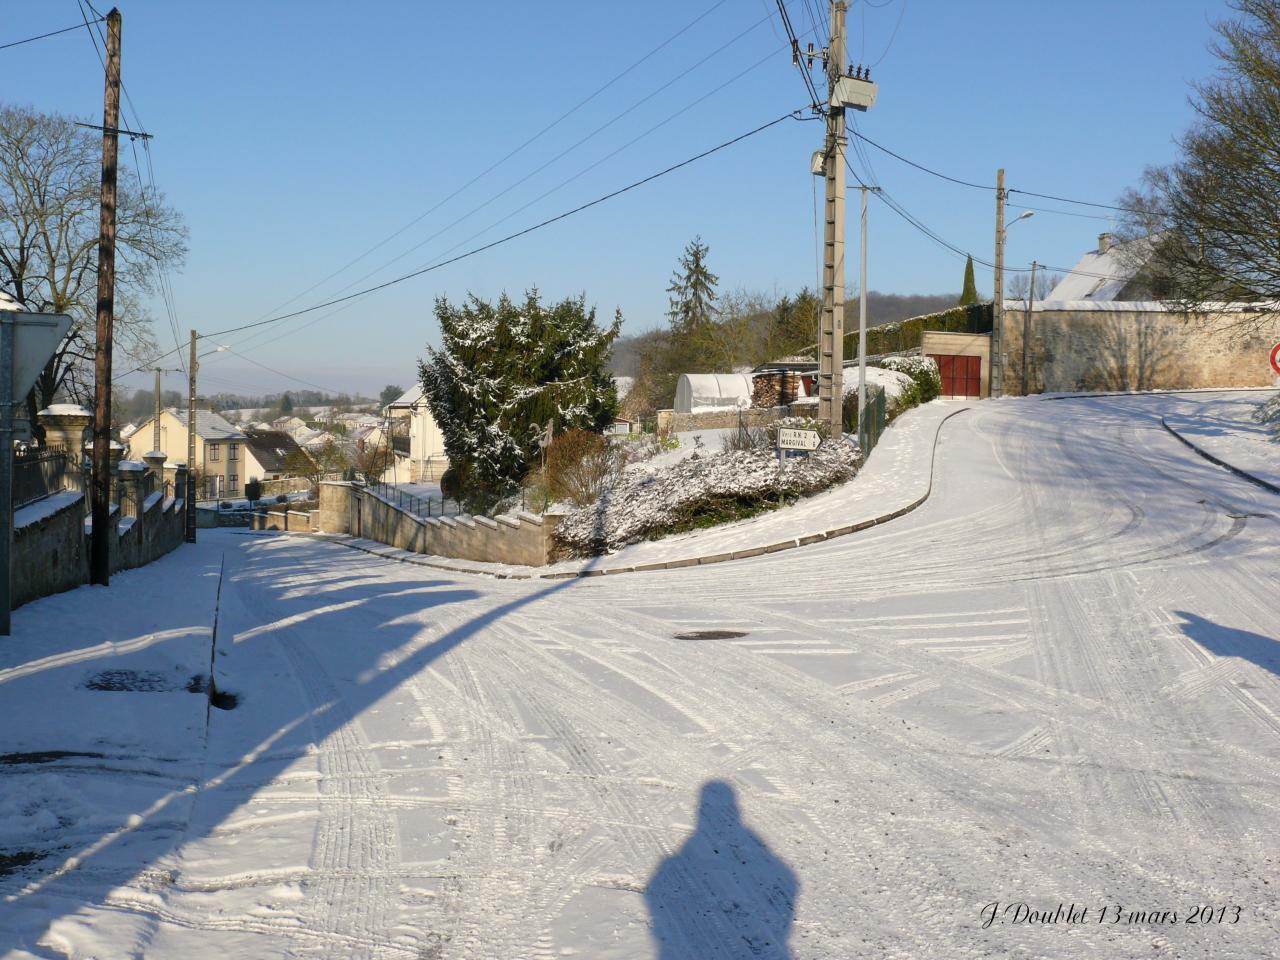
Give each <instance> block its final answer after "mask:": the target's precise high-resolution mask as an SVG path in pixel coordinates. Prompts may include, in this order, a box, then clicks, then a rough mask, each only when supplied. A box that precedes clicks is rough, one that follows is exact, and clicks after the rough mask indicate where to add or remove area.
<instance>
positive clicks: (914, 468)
mask: <svg viewBox="0 0 1280 960" xmlns="http://www.w3.org/2000/svg"><path fill="white" fill-rule="evenodd" d="M969 409H971V405H970V404H967V403H965V402H962V401H954V400H935V401H934V402H932V403H927V404H924V405H922V406H919V407H916V408H914V409H912V410H909V411H908V412H907V413H905V414H903V415H902V416H901V417H899V418H898V419H897V420H895V421H894V423H893V426H892V427H891V428H890V429H889V430H888V431H886V432H885V434H884V436H883V437H882V438H881V440H880V443H879V445H877V447H876V450H875V453H874V454H873V455H872V456H871V458H870V460H869V461H868V463H867V464H866V466H864V467H863V468H862V470H860V471H859V472H858V475H857V476H855V477H854V478H853V479H852V480H850V481H849V482H848V483H843V484H840V485H839V486H837V487H834V488H832V489H830V490H826V491H823V492H822V493H818V494H815V495H813V496H811V497H806V498H804V499H803V500H801V501H799V502H798V503H795V504H793V505H791V506H787V507H782V508H779V509H777V510H772V511H769V512H768V513H764V514H760V515H757V516H754V517H751V518H749V519H745V520H739V521H737V522H734V523H726V524H722V525H721V526H718V527H712V528H708V529H701V530H692V531H689V532H687V533H681V534H674V535H672V536H669V537H664V538H663V539H661V540H652V541H643V542H640V543H634V544H631V545H630V546H626V547H623V548H622V549H620V550H617V551H615V552H613V553H610V554H606V555H604V556H601V557H592V558H590V559H588V560H585V561H583V560H566V561H561V562H559V563H555V564H551V565H549V566H545V567H530V566H524V565H520V564H502V563H479V562H474V561H466V560H452V559H450V558H447V557H437V556H432V555H426V554H417V553H411V552H409V551H406V550H398V549H396V548H394V547H390V546H388V545H386V544H383V543H378V542H376V541H372V540H360V539H357V538H354V537H345V536H332V535H329V536H324V537H323V539H328V540H332V541H334V542H336V543H340V544H342V545H344V546H348V547H351V548H353V549H357V550H360V551H363V552H365V553H369V554H373V555H375V556H379V557H383V558H385V559H388V560H397V561H400V562H403V563H411V564H415V565H419V566H424V567H433V568H436V569H444V570H451V571H455V572H458V573H472V574H485V575H488V576H493V577H499V578H513V579H529V578H539V577H543V578H555V577H576V576H594V575H600V574H610V573H629V572H633V571H640V570H649V569H657V568H660V567H683V566H692V565H695V564H700V563H701V564H707V563H717V562H721V561H725V560H737V559H742V558H744V557H749V556H756V555H759V554H762V553H767V552H773V551H776V550H783V549H788V548H791V547H796V546H803V545H804V544H807V543H813V542H816V541H818V540H825V539H829V538H831V537H835V536H843V535H845V534H848V533H852V532H854V531H855V530H860V529H864V528H866V527H870V526H874V525H876V524H879V523H883V522H886V521H888V520H891V519H893V518H895V517H897V516H901V515H902V514H904V513H907V512H910V511H911V510H913V509H915V508H916V507H918V506H919V505H920V504H921V503H923V502H924V500H925V499H926V498H927V497H928V495H929V490H930V487H931V478H932V471H933V461H934V446H935V443H936V441H937V439H938V436H939V433H940V431H941V429H942V424H943V421H945V420H947V419H948V418H950V417H952V416H954V415H956V414H958V413H963V412H964V411H966V410H969ZM272 536H289V535H288V534H272ZM304 536H305V535H304ZM310 536H312V537H315V536H318V535H316V534H311V535H310Z"/></svg>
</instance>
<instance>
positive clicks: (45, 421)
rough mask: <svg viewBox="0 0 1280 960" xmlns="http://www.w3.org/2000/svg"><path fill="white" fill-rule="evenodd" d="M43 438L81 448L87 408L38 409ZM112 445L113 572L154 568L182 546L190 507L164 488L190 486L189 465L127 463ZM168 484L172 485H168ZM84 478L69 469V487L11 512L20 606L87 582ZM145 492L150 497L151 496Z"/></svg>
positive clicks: (15, 587) (160, 457) (149, 460)
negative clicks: (43, 431)
mask: <svg viewBox="0 0 1280 960" xmlns="http://www.w3.org/2000/svg"><path fill="white" fill-rule="evenodd" d="M39 418H40V423H41V425H42V426H43V427H44V428H45V440H46V442H48V443H50V444H55V443H56V444H59V445H63V446H66V447H67V449H69V450H79V449H81V447H82V445H83V443H84V439H85V434H86V432H87V431H88V425H89V422H90V420H91V419H92V418H91V416H90V414H89V411H87V410H85V409H84V408H82V407H78V406H75V405H74V404H57V405H55V406H53V407H49V408H48V409H45V410H42V411H40V414H39ZM118 450H119V451H120V452H123V448H121V447H120V445H119V444H116V443H113V444H112V457H111V464H112V474H113V476H112V477H111V484H110V488H111V490H112V492H113V494H114V495H115V496H116V499H117V502H116V503H114V504H112V507H111V525H112V531H111V532H112V534H114V535H113V536H112V537H111V541H110V545H111V548H110V556H111V565H110V572H111V573H113V574H114V573H118V572H119V571H121V570H129V569H131V568H133V567H140V566H142V565H144V564H147V563H150V562H151V561H152V560H155V559H156V558H158V557H161V556H164V555H165V554H166V553H168V552H169V551H171V550H173V549H174V548H175V547H176V546H177V545H178V544H180V543H182V542H183V540H184V538H185V534H186V522H185V515H184V509H185V503H186V501H185V500H183V499H181V498H180V497H178V498H175V497H172V496H166V490H169V491H172V490H174V489H177V490H179V491H182V490H184V489H185V485H186V478H187V471H186V467H185V465H181V464H166V463H165V460H164V457H163V455H158V456H154V457H152V456H148V457H146V458H145V461H146V462H145V463H143V462H139V461H132V460H122V459H120V457H119V456H118V454H117V451H118ZM166 480H167V481H168V484H167V485H166ZM84 486H85V483H84V478H83V477H82V476H81V475H80V473H79V471H78V470H71V469H69V470H68V471H67V472H66V476H65V478H64V489H63V490H62V491H61V492H59V493H55V494H53V495H52V496H50V497H46V498H45V499H43V500H37V501H35V502H34V503H30V504H26V505H25V506H22V507H19V508H18V509H17V510H15V511H14V515H13V526H14V530H13V555H12V568H13V572H12V578H13V580H12V582H13V605H14V606H15V607H17V606H19V605H21V604H24V603H27V602H28V601H31V600H35V599H37V598H38V597H45V596H49V595H50V594H53V593H60V592H62V591H63V590H70V589H72V588H74V587H78V586H80V585H81V584H84V583H88V582H89V552H90V531H89V523H88V521H87V519H86V513H87V504H86V501H85V492H84V489H83V488H84ZM148 487H150V488H151V490H152V491H153V492H150V493H148V492H147V491H148Z"/></svg>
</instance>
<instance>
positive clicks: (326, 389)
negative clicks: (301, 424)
mask: <svg viewBox="0 0 1280 960" xmlns="http://www.w3.org/2000/svg"><path fill="white" fill-rule="evenodd" d="M210 352H212V353H221V352H226V353H230V354H234V355H235V356H237V357H239V358H240V359H241V360H244V361H245V362H247V363H252V364H253V365H254V366H255V367H261V368H262V369H263V370H266V371H267V372H268V373H274V374H275V375H276V376H278V377H284V378H285V379H286V380H292V381H293V382H294V383H300V384H302V385H303V386H304V387H314V388H315V389H316V390H319V391H320V392H321V393H330V394H339V393H345V392H346V391H344V390H334V389H331V388H330V387H322V386H320V384H318V383H312V382H311V381H310V380H303V379H302V378H301V377H295V376H293V375H292V374H288V373H285V372H284V371H283V370H277V369H276V368H275V367H268V366H267V365H266V364H265V363H262V362H261V361H259V360H255V359H253V357H246V356H245V355H244V354H243V353H240V352H239V351H236V350H232V349H231V348H230V347H228V346H219V348H218V349H217V350H213V351H210Z"/></svg>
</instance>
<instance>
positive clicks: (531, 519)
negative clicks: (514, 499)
mask: <svg viewBox="0 0 1280 960" xmlns="http://www.w3.org/2000/svg"><path fill="white" fill-rule="evenodd" d="M515 516H516V517H518V518H520V519H521V520H523V521H524V522H525V523H536V524H537V525H538V526H542V516H541V514H537V513H530V512H529V511H528V510H517V511H516V512H515Z"/></svg>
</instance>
